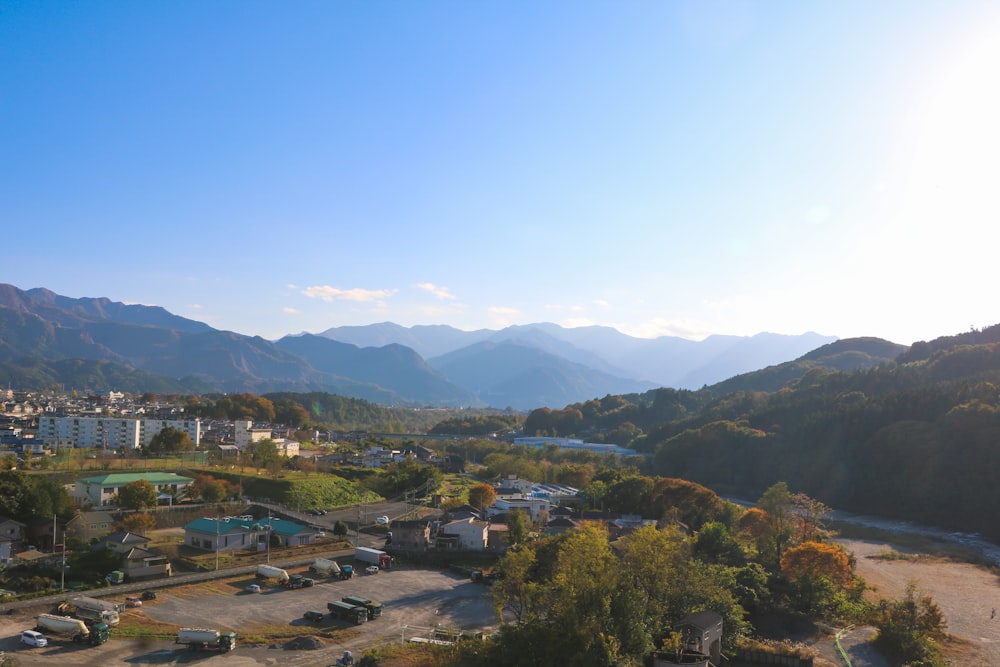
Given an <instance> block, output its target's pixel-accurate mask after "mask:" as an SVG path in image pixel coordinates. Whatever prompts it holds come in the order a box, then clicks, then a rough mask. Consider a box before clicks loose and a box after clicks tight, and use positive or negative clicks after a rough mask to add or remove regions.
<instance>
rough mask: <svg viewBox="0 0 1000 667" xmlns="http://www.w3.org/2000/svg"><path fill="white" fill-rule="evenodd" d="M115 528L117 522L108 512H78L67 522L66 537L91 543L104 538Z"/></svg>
mask: <svg viewBox="0 0 1000 667" xmlns="http://www.w3.org/2000/svg"><path fill="white" fill-rule="evenodd" d="M114 528H115V520H114V518H113V517H112V516H111V515H110V514H109V513H108V512H77V513H76V516H74V517H73V518H72V519H70V520H69V521H67V522H66V527H65V530H66V537H75V538H76V539H79V540H83V541H84V542H86V543H88V544H89V543H90V542H91V541H93V540H96V539H98V538H100V537H104V536H105V535H107V534H108V533H110V532H111V531H112V530H114Z"/></svg>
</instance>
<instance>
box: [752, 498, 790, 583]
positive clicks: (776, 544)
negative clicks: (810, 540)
mask: <svg viewBox="0 0 1000 667" xmlns="http://www.w3.org/2000/svg"><path fill="white" fill-rule="evenodd" d="M757 504H758V505H759V506H760V508H761V509H762V510H764V512H765V514H766V517H767V529H768V532H767V535H766V536H765V539H764V540H763V541H762V542H761V545H760V546H761V547H762V548H761V549H760V551H761V553H760V556H761V558H762V560H763V561H764V563H765V564H766V565H768V566H770V567H772V568H777V567H778V564H779V563H780V562H781V557H782V556H783V555H784V553H785V548H786V547H787V546H788V543H789V541H790V540H791V536H792V507H793V497H792V494H791V492H790V491H789V490H788V485H787V484H785V483H784V482H778V483H777V484H774V485H772V486H771V487H770V488H768V489H767V490H766V491H764V495H762V496H761V497H760V500H758V501H757Z"/></svg>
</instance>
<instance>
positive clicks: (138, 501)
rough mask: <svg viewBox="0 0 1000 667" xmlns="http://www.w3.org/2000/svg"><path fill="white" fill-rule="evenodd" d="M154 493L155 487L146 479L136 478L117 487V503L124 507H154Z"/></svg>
mask: <svg viewBox="0 0 1000 667" xmlns="http://www.w3.org/2000/svg"><path fill="white" fill-rule="evenodd" d="M156 495H157V494H156V487H155V486H153V485H152V484H150V483H149V481H148V480H145V479H137V480H135V481H134V482H129V483H128V484H126V485H124V486H122V487H121V488H120V489H118V505H119V507H122V508H124V509H145V508H147V507H156Z"/></svg>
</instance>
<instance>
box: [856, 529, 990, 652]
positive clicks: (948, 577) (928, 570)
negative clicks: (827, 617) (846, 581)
mask: <svg viewBox="0 0 1000 667" xmlns="http://www.w3.org/2000/svg"><path fill="white" fill-rule="evenodd" d="M838 541H839V542H840V543H841V544H844V546H845V547H846V548H847V549H848V550H849V551H852V552H853V553H854V555H855V557H856V558H857V573H858V574H859V575H860V576H861V577H863V578H864V579H865V581H867V582H868V585H869V586H872V587H873V588H874V589H875V593H876V594H877V595H878V596H880V597H884V598H901V597H903V596H904V595H905V593H906V586H907V584H908V583H909V582H911V581H913V582H915V583H916V585H917V588H918V589H919V590H920V591H922V592H923V593H925V594H927V595H930V596H931V598H932V599H933V600H934V602H935V603H937V605H938V606H939V607H940V608H941V610H942V611H943V612H944V615H945V618H946V619H947V622H948V633H949V634H950V635H952V636H953V637H954V638H955V639H956V641H954V642H950V643H949V644H948V645H947V646H946V647H945V648H946V651H945V653H946V655H947V656H948V657H949V658H951V660H952V662H953V663H954V664H956V665H963V666H965V667H980V666H983V667H988V666H992V665H1000V614H998V616H997V617H996V618H991V611H992V609H993V608H994V607H996V608H997V609H998V610H1000V578H998V576H997V574H996V573H995V572H993V571H991V570H990V569H989V568H986V567H980V566H976V565H970V564H968V563H956V562H952V561H948V560H943V559H939V558H935V557H932V556H927V555H924V556H922V557H919V558H917V559H916V560H883V559H878V558H873V556H878V555H879V554H881V553H883V552H885V551H887V550H890V549H895V550H896V551H898V552H900V553H908V551H907V550H905V549H903V548H900V547H893V546H892V545H890V544H889V543H888V542H880V541H872V540H846V539H842V540H838ZM910 553H912V552H910ZM852 662H853V660H852Z"/></svg>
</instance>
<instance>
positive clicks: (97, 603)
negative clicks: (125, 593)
mask: <svg viewBox="0 0 1000 667" xmlns="http://www.w3.org/2000/svg"><path fill="white" fill-rule="evenodd" d="M119 607H120V605H116V604H115V603H113V602H107V601H105V600H98V599H97V598H89V597H76V598H73V599H71V600H67V601H66V602H63V603H62V604H61V605H59V611H61V612H62V613H64V614H70V615H72V616H73V617H74V618H79V619H83V620H85V621H92V622H94V623H104V624H106V625H109V626H115V625H118V622H119V620H120V619H119V618H118V612H119V611H120V609H119Z"/></svg>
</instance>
